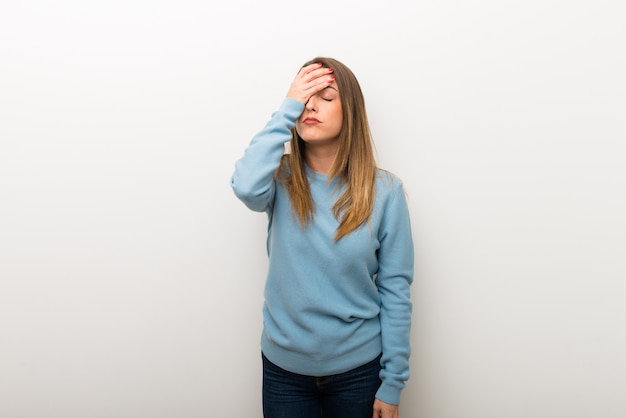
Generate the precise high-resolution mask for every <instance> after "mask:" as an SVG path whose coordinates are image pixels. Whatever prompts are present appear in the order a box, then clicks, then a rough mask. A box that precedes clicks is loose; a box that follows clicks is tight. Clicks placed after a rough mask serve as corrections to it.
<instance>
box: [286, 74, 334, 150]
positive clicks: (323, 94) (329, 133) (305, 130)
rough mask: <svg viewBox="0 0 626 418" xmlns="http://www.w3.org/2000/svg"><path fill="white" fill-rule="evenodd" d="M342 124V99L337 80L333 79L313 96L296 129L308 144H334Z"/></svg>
mask: <svg viewBox="0 0 626 418" xmlns="http://www.w3.org/2000/svg"><path fill="white" fill-rule="evenodd" d="M341 125H342V113H341V100H340V98H339V91H338V89H337V82H335V81H333V83H332V84H331V85H329V86H328V87H326V88H325V89H324V90H322V91H320V92H319V93H317V94H315V95H313V96H311V98H310V99H309V101H308V102H307V104H306V105H305V107H304V111H303V112H302V115H300V117H299V118H298V121H297V122H296V131H297V132H298V135H300V137H301V138H302V139H303V140H304V141H305V142H306V143H307V144H311V145H313V144H319V145H322V144H334V143H336V142H337V139H338V137H339V132H340V131H341Z"/></svg>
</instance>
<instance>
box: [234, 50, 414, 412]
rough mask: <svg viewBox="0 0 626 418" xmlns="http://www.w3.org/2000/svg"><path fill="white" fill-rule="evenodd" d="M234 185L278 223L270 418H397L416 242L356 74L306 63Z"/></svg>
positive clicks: (267, 378)
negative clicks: (380, 155)
mask: <svg viewBox="0 0 626 418" xmlns="http://www.w3.org/2000/svg"><path fill="white" fill-rule="evenodd" d="M287 142H288V143H289V144H290V147H289V148H288V149H289V150H290V151H289V152H288V153H285V152H284V150H285V147H284V145H285V143H287ZM231 185H232V187H233V190H234V192H235V194H236V195H237V197H238V198H239V199H241V200H242V201H243V202H244V203H245V204H246V206H248V207H249V208H250V209H252V210H254V211H259V212H266V213H267V215H268V218H269V225H268V238H267V251H268V256H269V271H268V274H267V277H266V285H265V303H264V306H263V318H264V330H263V335H262V338H261V349H262V360H263V413H264V416H265V417H266V418H277V417H288V418H309V417H311V418H320V417H323V418H335V417H336V418H372V417H375V418H378V417H383V418H396V417H397V416H398V405H399V402H400V393H401V391H402V389H403V388H404V384H405V382H406V380H407V379H408V377H409V354H410V346H409V331H410V324H411V301H410V285H411V282H412V280H413V241H412V237H411V227H410V221H409V213H408V209H407V203H406V199H405V194H404V190H403V186H402V183H401V182H400V181H399V179H398V178H396V177H395V176H394V175H392V174H391V173H389V172H387V171H383V170H381V169H379V168H378V167H377V166H376V162H375V158H374V152H373V144H372V139H371V136H370V130H369V125H368V121H367V114H366V111H365V102H364V99H363V94H362V92H361V88H360V86H359V83H358V81H357V79H356V77H355V76H354V74H353V73H352V71H351V70H350V69H349V68H348V67H346V66H345V65H344V64H342V63H341V62H339V61H337V60H335V59H332V58H323V57H321V58H315V59H313V60H311V61H310V62H308V63H306V64H305V65H304V66H303V67H302V68H301V69H300V71H299V72H298V74H297V75H296V77H295V79H294V80H293V82H292V83H291V86H290V88H289V90H288V92H287V97H286V98H285V100H284V102H283V103H282V105H281V106H280V108H279V109H278V110H277V111H276V112H275V113H274V114H273V115H272V118H271V119H270V121H269V122H268V123H267V125H266V126H265V128H264V129H263V130H261V131H260V132H259V133H258V134H257V135H256V136H255V137H254V138H253V139H252V142H251V143H250V145H249V146H248V148H247V149H246V151H245V153H244V155H243V157H242V158H241V159H240V160H239V161H237V163H236V165H235V172H234V174H233V176H232V179H231Z"/></svg>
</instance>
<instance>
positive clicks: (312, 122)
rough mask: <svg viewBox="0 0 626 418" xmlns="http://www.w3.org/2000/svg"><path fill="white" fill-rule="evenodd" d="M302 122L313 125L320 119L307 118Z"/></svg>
mask: <svg viewBox="0 0 626 418" xmlns="http://www.w3.org/2000/svg"><path fill="white" fill-rule="evenodd" d="M302 123H304V124H305V125H313V124H316V123H320V121H319V120H317V119H315V118H305V119H304V120H303V121H302Z"/></svg>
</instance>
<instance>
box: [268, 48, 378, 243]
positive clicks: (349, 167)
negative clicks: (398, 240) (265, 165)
mask: <svg viewBox="0 0 626 418" xmlns="http://www.w3.org/2000/svg"><path fill="white" fill-rule="evenodd" d="M315 62H321V63H322V66H323V67H326V68H332V69H333V74H334V75H335V81H336V82H337V87H338V90H339V97H340V100H341V105H342V113H343V115H342V125H341V131H340V133H339V148H338V150H337V155H336V156H335V161H334V163H333V166H332V167H331V169H330V172H329V180H328V181H329V182H330V181H332V180H333V179H334V178H338V179H339V180H340V184H342V185H343V184H345V191H344V192H343V194H342V195H341V196H340V197H339V198H338V199H337V201H335V204H334V205H333V214H334V216H335V218H336V219H337V220H338V221H339V226H338V227H337V233H336V235H335V240H339V239H340V238H341V237H343V236H345V235H347V234H349V233H350V232H352V231H354V230H355V229H357V228H358V227H359V226H360V225H362V224H363V223H364V222H367V221H368V220H369V218H370V215H371V214H372V210H373V208H374V201H375V194H376V187H375V186H376V169H377V167H376V160H375V158H374V149H373V142H372V135H371V133H370V128H369V123H368V121H367V113H366V111H365V99H364V98H363V93H362V91H361V87H360V86H359V82H358V81H357V79H356V77H355V76H354V74H353V73H352V71H351V70H350V69H349V68H348V67H346V66H345V65H344V64H343V63H341V62H339V61H337V60H335V59H333V58H326V57H317V58H314V59H312V60H311V61H309V62H307V63H305V64H304V65H303V67H304V66H307V65H309V64H313V63H315ZM291 131H292V139H291V142H290V146H291V152H290V153H288V154H285V155H284V156H283V159H282V161H281V165H280V167H279V168H278V170H277V178H278V179H280V181H281V182H282V183H283V184H284V185H285V186H286V187H287V190H288V192H289V197H290V199H291V208H292V211H293V213H294V215H296V216H297V217H298V219H299V221H300V223H301V224H302V225H303V226H306V225H308V223H309V221H310V220H311V219H312V218H313V214H314V213H315V207H314V206H315V205H314V202H313V198H312V196H311V190H310V188H309V182H308V180H307V176H306V169H305V167H306V164H305V158H304V148H305V145H304V141H303V140H302V138H300V136H299V135H298V133H297V132H296V129H295V128H293V129H292V130H291Z"/></svg>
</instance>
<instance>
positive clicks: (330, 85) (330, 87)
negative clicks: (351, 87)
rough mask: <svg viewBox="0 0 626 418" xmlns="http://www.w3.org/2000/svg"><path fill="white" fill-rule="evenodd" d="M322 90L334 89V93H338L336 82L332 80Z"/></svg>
mask: <svg viewBox="0 0 626 418" xmlns="http://www.w3.org/2000/svg"><path fill="white" fill-rule="evenodd" d="M322 91H331V92H332V91H334V92H336V93H339V87H338V86H337V82H336V81H333V82H332V83H331V84H329V85H328V87H326V88H325V89H324V90H322Z"/></svg>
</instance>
